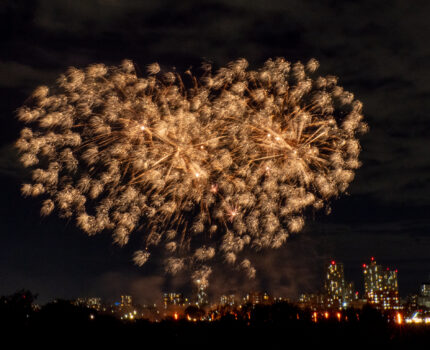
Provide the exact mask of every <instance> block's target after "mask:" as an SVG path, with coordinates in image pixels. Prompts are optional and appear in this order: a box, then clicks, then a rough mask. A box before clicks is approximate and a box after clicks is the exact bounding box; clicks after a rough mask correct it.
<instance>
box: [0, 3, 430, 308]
mask: <svg viewBox="0 0 430 350" xmlns="http://www.w3.org/2000/svg"><path fill="white" fill-rule="evenodd" d="M429 13H430V4H429V3H427V2H422V3H419V4H418V3H411V2H395V3H389V4H388V3H385V2H380V3H379V2H378V4H375V3H374V2H372V1H370V0H362V1H360V2H359V3H354V4H352V3H351V4H350V3H334V2H332V1H321V2H319V3H318V4H316V3H315V4H313V3H310V2H309V3H306V2H302V1H298V0H293V1H292V2H288V3H287V2H285V1H280V0H279V1H277V0H274V1H271V2H270V5H268V3H264V4H263V3H259V2H256V1H248V2H246V3H245V2H237V3H232V2H231V1H227V0H215V1H213V2H210V3H208V4H202V3H201V2H198V1H190V2H186V3H176V2H173V1H160V2H147V3H146V2H145V3H143V2H141V3H140V2H136V1H132V0H124V1H121V2H116V1H94V2H86V3H82V4H74V3H73V4H72V2H69V1H66V2H58V1H51V0H43V1H42V0H28V1H16V0H5V1H3V2H2V4H1V5H0V18H1V19H2V20H1V21H0V26H1V27H2V30H1V31H0V38H1V40H2V47H3V51H2V55H1V57H0V91H1V92H2V98H1V100H0V118H1V120H2V128H1V129H0V135H1V138H0V140H1V142H0V185H1V190H2V197H1V198H2V200H1V202H0V208H1V210H0V213H1V214H0V215H1V216H0V218H1V220H0V232H2V238H3V241H2V245H1V246H0V282H1V283H0V295H8V294H11V293H13V292H14V291H16V290H20V289H21V288H28V289H29V290H31V291H33V292H34V293H37V294H39V298H40V299H39V301H40V302H42V303H43V302H46V301H48V300H52V299H53V298H62V299H72V298H74V297H78V296H86V295H87V296H90V295H98V296H100V297H103V298H106V299H114V298H115V297H116V296H117V295H120V294H121V293H122V292H124V291H129V292H130V294H133V295H135V296H136V297H135V298H137V299H141V300H146V299H151V298H158V295H160V294H161V293H162V292H163V291H177V290H181V289H182V290H183V293H187V294H190V293H191V290H192V287H190V286H189V284H187V282H186V279H185V278H184V276H178V277H177V278H171V277H168V276H167V277H166V276H165V274H164V265H163V262H162V253H161V252H159V251H157V250H155V251H154V253H153V256H154V257H155V259H154V261H153V262H152V263H149V265H147V266H143V267H142V268H139V267H137V266H134V265H133V262H132V261H131V257H132V256H133V252H134V251H136V250H138V249H141V246H142V242H141V241H140V240H139V238H136V239H133V238H131V239H130V242H129V244H128V245H127V246H125V247H123V248H120V247H119V246H117V245H113V244H112V239H111V235H110V233H108V232H101V233H99V234H97V235H94V236H92V237H86V236H85V235H84V233H83V232H82V231H80V230H78V229H76V228H75V227H74V226H75V225H74V223H73V221H68V220H63V219H58V218H56V217H54V216H51V217H48V218H41V217H40V215H39V212H40V202H39V201H38V200H33V199H24V198H22V197H21V194H20V189H21V185H22V183H24V182H25V181H27V180H28V179H29V178H30V176H31V174H29V173H28V172H27V171H26V170H25V169H23V168H22V167H21V166H20V163H19V159H18V155H17V152H16V149H15V148H14V144H15V142H16V140H17V139H18V138H19V135H20V130H21V129H22V124H21V123H20V122H19V121H18V119H17V118H16V111H17V109H18V108H19V107H20V106H22V105H23V104H24V103H25V101H26V99H27V98H28V96H29V95H30V94H31V92H32V91H33V90H34V89H35V88H36V87H37V86H39V85H48V86H54V85H55V81H56V79H57V77H58V76H59V75H60V74H61V73H62V72H65V71H66V70H67V68H68V67H69V66H74V67H79V68H85V67H87V66H88V65H90V64H93V63H103V64H105V65H107V66H118V65H120V64H121V61H122V60H123V59H129V60H131V61H132V62H133V64H134V65H135V66H136V67H137V68H136V69H137V71H138V72H140V73H139V74H140V76H144V75H145V74H146V67H147V65H149V64H151V63H153V62H159V64H160V67H161V69H162V70H163V71H171V70H172V69H173V67H175V68H176V70H177V72H180V73H184V72H186V71H187V70H188V69H191V70H192V71H193V72H197V71H198V70H199V69H200V68H199V67H200V65H201V62H203V61H209V62H211V63H213V66H214V67H225V66H226V65H227V64H228V62H231V61H234V60H236V59H239V58H246V59H247V60H248V62H249V65H250V69H258V67H261V66H262V65H263V64H264V62H265V61H266V60H267V59H269V58H276V57H285V58H286V59H287V60H288V61H291V62H295V61H301V62H303V63H305V62H308V60H309V59H310V58H312V57H315V58H316V59H317V60H318V61H319V62H320V68H319V71H320V72H321V75H324V76H325V75H328V74H330V75H335V76H337V77H338V78H339V85H340V86H343V87H344V88H345V90H347V91H351V92H353V93H354V97H355V98H356V99H358V100H360V101H362V103H363V115H364V120H365V121H366V122H367V123H368V124H369V127H370V129H369V132H368V133H367V134H366V135H365V136H364V137H363V139H362V141H361V146H362V151H361V153H360V161H361V162H362V167H361V168H359V169H358V170H357V171H356V174H355V179H354V180H353V182H352V183H351V186H350V187H349V188H348V194H347V195H346V196H343V197H339V198H336V199H334V200H333V201H331V211H330V210H327V214H328V215H325V213H318V212H316V213H314V212H310V213H309V216H308V218H307V220H306V223H305V226H304V228H303V230H302V232H300V233H298V234H291V235H290V237H289V238H288V240H287V242H286V244H285V246H283V247H281V248H280V249H278V250H275V251H265V250H262V251H259V252H257V253H253V254H252V258H253V259H255V263H256V271H257V274H256V278H255V279H254V280H248V278H247V277H246V276H244V274H243V273H242V272H241V271H235V270H234V271H232V272H228V273H227V271H226V270H225V269H224V268H223V267H222V264H221V262H222V261H218V262H216V263H215V267H214V271H213V274H212V277H211V280H210V287H209V294H211V293H215V294H216V293H220V294H221V293H224V292H225V293H227V294H228V293H229V291H230V290H240V289H241V288H243V289H244V290H262V291H264V290H267V292H268V293H270V294H273V293H274V292H277V293H279V294H282V295H285V296H286V297H292V298H298V297H299V296H300V293H311V292H312V291H315V290H317V289H318V288H321V289H322V288H323V281H324V278H323V276H324V272H325V267H324V266H325V263H326V262H328V261H330V260H331V259H333V260H334V261H339V262H342V263H343V264H344V278H345V280H346V281H351V282H354V284H355V287H356V288H357V289H358V290H359V291H360V293H362V292H363V291H364V287H362V273H363V267H362V264H363V263H366V264H368V262H369V260H370V257H372V256H374V257H375V258H376V259H377V260H378V263H381V264H382V265H383V266H389V267H390V268H392V269H394V270H395V269H398V288H399V293H400V295H401V296H406V295H408V294H412V293H415V292H416V291H417V290H418V289H419V288H420V286H421V284H422V283H423V282H425V281H427V280H428V279H429V273H430V256H429V254H428V252H429V251H430V235H429V233H430V218H429V216H428V212H429V210H430V177H429V176H430V172H429V157H428V154H427V153H428V149H430V145H429V138H428V134H429V132H430V127H429V125H430V124H429V118H428V115H427V112H426V111H427V110H428V109H429V101H430V100H429V98H428V96H429V94H430V90H429V84H428V79H429V77H430V65H429V61H428V60H427V56H428V47H427V46H428V45H427V40H426V39H427V37H428V35H430V26H429V22H428V15H429ZM196 14H197V15H196ZM143 229H145V228H143ZM157 257H159V259H157ZM218 263H219V264H218Z"/></svg>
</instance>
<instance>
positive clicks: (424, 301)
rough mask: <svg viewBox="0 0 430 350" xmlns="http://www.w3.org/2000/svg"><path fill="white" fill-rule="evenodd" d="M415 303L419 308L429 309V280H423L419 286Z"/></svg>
mask: <svg viewBox="0 0 430 350" xmlns="http://www.w3.org/2000/svg"><path fill="white" fill-rule="evenodd" d="M417 305H418V306H419V307H420V308H424V309H429V310H430V282H424V283H423V284H422V285H421V288H420V294H419V295H418V297H417Z"/></svg>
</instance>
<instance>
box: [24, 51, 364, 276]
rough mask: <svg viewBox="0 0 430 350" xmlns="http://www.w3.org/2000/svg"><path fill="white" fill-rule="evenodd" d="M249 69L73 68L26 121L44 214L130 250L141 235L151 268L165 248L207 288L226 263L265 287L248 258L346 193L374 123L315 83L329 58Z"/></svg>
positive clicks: (325, 81)
mask: <svg viewBox="0 0 430 350" xmlns="http://www.w3.org/2000/svg"><path fill="white" fill-rule="evenodd" d="M247 65H248V64H247V62H246V60H244V59H240V60H237V61H235V62H232V63H230V64H229V65H228V66H227V67H226V68H221V69H219V70H218V71H217V72H216V73H215V74H213V73H212V72H211V68H210V67H209V66H208V65H205V69H206V73H205V74H204V76H203V77H202V78H200V79H199V80H198V79H197V78H195V77H194V76H192V75H191V73H189V72H187V74H186V75H185V76H184V77H183V78H181V76H179V75H178V74H177V73H176V72H167V73H164V74H162V73H161V72H160V67H159V66H158V64H152V65H150V66H149V67H148V76H147V77H145V78H139V77H137V76H136V74H135V71H134V66H133V64H132V62H130V61H123V63H122V64H121V65H120V66H118V67H115V66H114V67H106V66H104V65H101V64H96V65H91V66H89V67H87V68H86V69H85V70H80V69H76V68H70V69H69V70H68V72H67V73H66V74H64V75H62V76H60V78H59V79H58V83H57V85H56V86H55V87H53V88H52V89H49V88H48V87H45V86H41V87H38V88H37V89H36V90H35V91H34V93H33V95H32V96H31V97H30V98H29V100H28V102H27V103H26V105H25V106H23V107H21V108H20V109H19V111H18V117H19V119H20V120H21V121H23V122H24V123H26V124H28V126H27V127H25V128H24V129H23V130H22V132H21V137H20V138H19V140H18V141H17V143H16V146H17V147H18V149H19V151H20V152H21V154H22V155H21V161H22V163H23V164H24V165H25V166H26V167H31V168H32V179H33V182H32V183H26V184H24V185H23V186H22V192H23V194H24V195H26V196H44V197H45V200H44V202H43V204H42V209H41V214H42V215H49V214H50V213H52V212H53V211H54V210H56V211H57V212H58V214H59V215H60V216H61V217H65V218H70V217H74V218H75V219H76V223H77V226H79V227H80V228H81V229H82V230H84V231H85V232H86V233H88V234H89V235H93V234H96V233H98V232H101V231H103V230H111V231H113V237H114V241H115V242H116V243H118V244H120V245H124V244H126V243H127V242H128V239H129V235H130V233H131V232H133V231H138V232H141V233H142V235H143V240H144V249H142V250H139V251H137V252H136V253H135V255H134V261H135V263H136V264H137V265H139V266H142V265H143V264H144V263H145V262H146V261H147V260H148V259H149V258H150V247H151V246H153V245H164V246H165V255H166V256H165V263H166V266H165V268H166V271H167V272H170V273H177V272H178V271H180V270H182V269H183V268H185V267H190V266H194V267H196V266H197V271H195V272H194V273H193V274H192V276H193V278H194V277H195V278H198V279H199V281H204V283H205V284H206V283H207V278H208V276H209V274H210V271H211V268H210V267H209V266H207V264H208V262H209V261H210V260H211V259H213V258H214V257H215V256H217V255H219V254H221V255H222V256H223V257H224V260H225V261H226V262H227V263H229V264H232V265H234V266H236V267H237V268H240V269H243V270H244V271H245V272H246V273H247V274H248V276H249V277H253V276H254V275H255V269H254V267H253V266H252V263H251V261H250V260H249V258H247V257H246V254H245V248H247V247H249V248H253V249H263V248H279V247H280V246H282V245H283V244H284V243H285V242H286V240H287V238H288V236H289V234H290V233H294V232H299V231H300V230H301V229H302V227H303V225H304V211H305V210H306V209H307V208H314V209H321V208H323V207H327V203H328V200H329V199H330V198H332V197H337V196H338V195H339V194H340V193H342V192H345V190H346V189H347V187H348V185H349V183H350V182H351V181H352V179H353V177H354V170H355V169H357V168H358V167H359V166H360V162H359V160H358V155H359V153H360V145H359V142H358V140H357V138H356V137H357V135H358V134H359V133H362V132H365V131H366V130H367V125H366V124H365V123H364V122H363V121H362V118H363V116H362V114H361V108H362V105H361V102H359V101H357V100H354V96H353V95H352V94H351V93H349V92H346V91H344V90H343V89H342V88H341V87H340V86H338V85H337V79H336V78H335V77H333V76H326V77H315V78H313V76H314V75H315V74H314V72H315V71H316V69H317V68H318V62H317V61H316V60H314V59H312V60H310V61H309V62H308V63H307V64H306V65H303V64H301V63H300V62H297V63H295V64H293V65H291V64H290V63H289V62H287V61H285V60H284V59H282V58H278V59H276V60H268V61H267V62H266V63H265V64H264V66H263V67H262V68H261V69H259V70H257V71H247ZM185 78H188V79H189V80H190V81H191V82H192V83H191V85H192V87H186V84H184V82H183V80H182V79H185ZM200 283H202V282H200Z"/></svg>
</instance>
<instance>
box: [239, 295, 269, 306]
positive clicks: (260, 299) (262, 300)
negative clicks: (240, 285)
mask: <svg viewBox="0 0 430 350" xmlns="http://www.w3.org/2000/svg"><path fill="white" fill-rule="evenodd" d="M243 301H244V302H245V303H250V304H252V305H256V304H271V303H272V302H273V298H272V297H271V296H270V295H269V294H267V293H266V292H264V293H263V292H250V293H248V294H246V295H245V297H244V298H243Z"/></svg>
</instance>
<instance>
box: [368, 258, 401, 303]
mask: <svg viewBox="0 0 430 350" xmlns="http://www.w3.org/2000/svg"><path fill="white" fill-rule="evenodd" d="M363 275H364V292H365V295H366V299H367V301H368V302H369V303H370V304H372V305H374V306H375V307H376V308H378V309H381V310H393V309H400V302H399V287H398V282H397V270H394V271H393V270H390V269H389V268H384V267H383V266H382V265H378V264H377V263H376V261H375V259H374V258H373V257H372V258H371V260H370V264H369V265H366V264H363Z"/></svg>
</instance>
